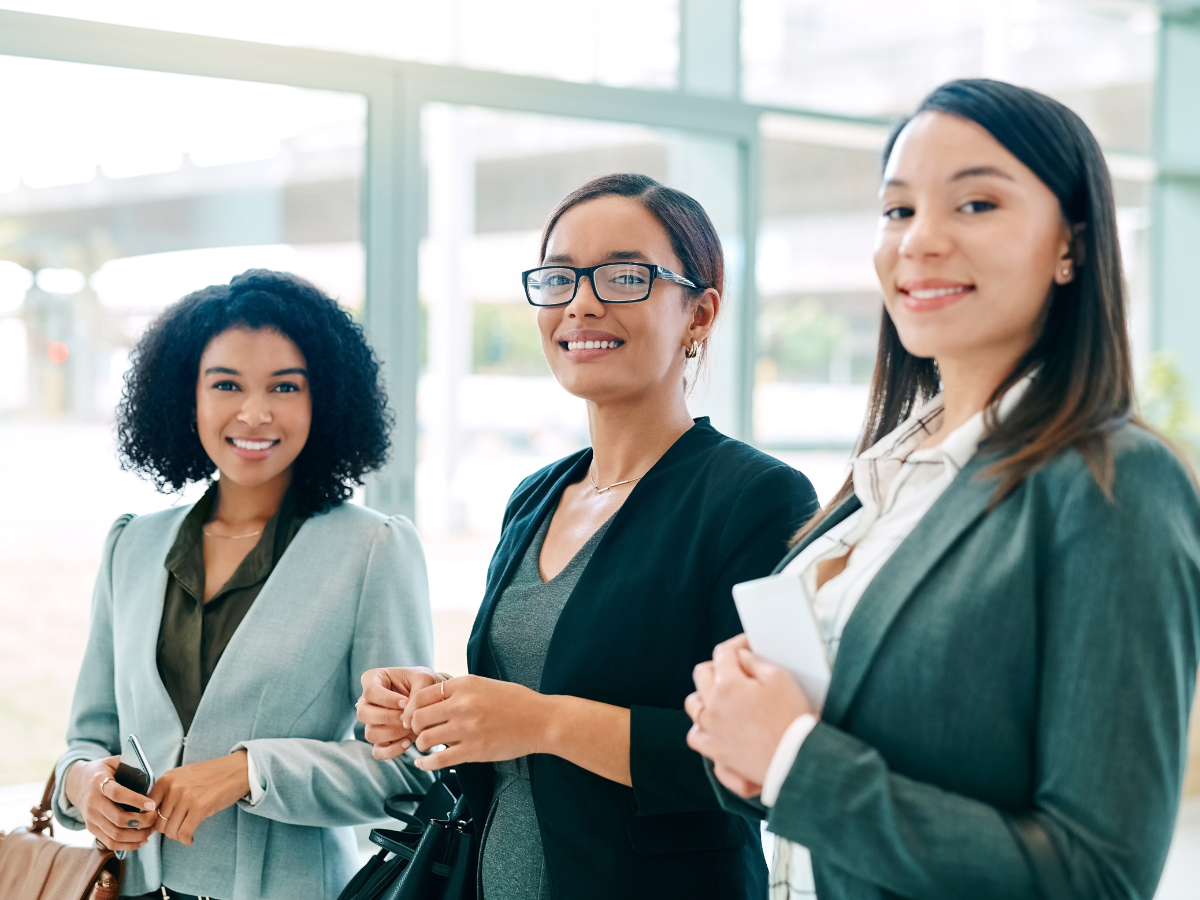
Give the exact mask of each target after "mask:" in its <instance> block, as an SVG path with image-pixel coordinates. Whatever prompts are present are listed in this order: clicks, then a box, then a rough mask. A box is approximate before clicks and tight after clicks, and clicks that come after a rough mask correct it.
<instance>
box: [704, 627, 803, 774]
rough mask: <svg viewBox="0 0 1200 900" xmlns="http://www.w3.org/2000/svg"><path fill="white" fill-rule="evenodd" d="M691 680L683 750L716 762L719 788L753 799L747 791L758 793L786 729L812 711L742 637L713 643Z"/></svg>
mask: <svg viewBox="0 0 1200 900" xmlns="http://www.w3.org/2000/svg"><path fill="white" fill-rule="evenodd" d="M693 677H694V679H695V682H696V692H695V693H694V694H691V695H689V696H688V698H687V701H686V702H685V704H684V708H685V709H686V710H687V713H688V715H689V716H691V718H692V722H693V725H692V728H691V730H690V731H689V732H688V737H687V742H688V746H689V747H691V748H692V749H693V750H695V751H696V752H697V753H700V754H702V755H703V756H707V757H708V758H709V759H711V760H712V761H713V762H714V763H716V768H715V770H714V774H716V776H717V778H718V779H719V780H720V781H721V783H722V784H724V785H725V786H726V787H728V788H730V790H732V791H734V792H735V793H737V794H740V795H742V796H753V794H751V793H747V792H749V791H753V793H757V792H758V790H757V789H758V788H759V786H760V785H761V784H762V782H763V779H764V778H766V775H767V767H768V766H769V765H770V764H771V757H772V756H773V755H774V754H775V748H776V747H778V746H779V740H780V738H782V737H783V733H784V732H785V731H787V729H788V726H789V725H791V724H792V722H794V721H795V720H796V719H797V718H798V717H799V716H802V715H804V714H805V713H813V714H816V712H817V711H816V710H814V709H813V708H812V705H811V704H810V703H809V702H808V698H807V697H805V696H804V691H802V690H801V689H800V685H798V684H797V683H796V680H795V679H794V678H792V676H791V674H789V673H788V671H787V670H786V669H784V668H781V667H780V666H777V665H775V664H774V663H770V662H767V661H766V660H765V659H763V658H762V657H761V656H757V655H755V654H754V653H753V652H752V651H751V650H750V643H749V641H748V640H747V639H746V636H745V635H738V636H737V637H735V638H730V639H729V640H727V641H725V642H724V643H721V644H718V645H717V646H716V649H714V650H713V658H712V661H711V662H706V663H701V664H700V665H698V666H696V669H695V671H694V673H693Z"/></svg>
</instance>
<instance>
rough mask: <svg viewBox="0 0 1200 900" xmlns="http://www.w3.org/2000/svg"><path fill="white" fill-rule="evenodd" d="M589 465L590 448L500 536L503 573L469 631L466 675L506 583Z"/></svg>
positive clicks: (474, 667)
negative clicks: (565, 493) (540, 528)
mask: <svg viewBox="0 0 1200 900" xmlns="http://www.w3.org/2000/svg"><path fill="white" fill-rule="evenodd" d="M591 463H592V451H591V448H588V449H587V450H586V451H584V452H583V454H582V455H581V456H580V457H579V459H577V460H576V461H575V462H574V463H573V464H572V465H570V466H568V467H567V468H566V469H565V470H564V471H563V473H562V474H561V475H559V476H558V478H557V479H556V480H555V482H554V483H553V486H552V487H551V488H550V490H549V491H548V492H547V493H546V494H544V495H543V496H542V499H541V500H540V501H538V502H537V503H535V504H533V505H532V508H531V509H529V510H527V511H526V512H524V513H519V514H518V515H517V517H516V518H514V519H513V521H512V522H511V523H510V524H509V526H508V528H507V529H506V530H505V534H502V535H501V536H500V543H499V544H498V545H497V547H496V556H499V555H500V554H501V553H503V554H504V560H505V562H504V569H503V571H502V572H501V573H500V575H499V577H498V578H496V579H495V581H494V582H490V583H489V584H488V586H487V591H486V593H485V594H484V597H483V603H482V604H480V607H479V612H478V614H477V615H476V616H475V624H474V626H472V628H471V637H470V640H468V641H467V671H469V672H471V673H472V674H478V673H479V665H480V662H481V660H482V658H483V646H484V636H485V635H486V634H487V632H488V627H489V623H490V622H491V619H492V612H493V611H494V610H495V608H496V602H497V601H498V600H499V599H500V595H501V594H503V593H504V589H505V588H506V587H508V584H509V582H510V581H512V579H513V575H515V574H516V571H517V567H518V566H520V565H521V561H522V560H523V559H524V558H525V553H526V552H527V551H528V550H529V545H530V544H531V543H533V538H534V535H535V534H537V529H538V525H540V524H541V522H542V519H543V518H544V517H545V516H546V513H547V512H549V511H550V507H551V506H552V505H557V504H558V499H559V497H561V496H562V492H563V491H564V490H566V487H567V485H568V484H573V483H574V482H576V481H578V480H579V479H580V473H581V472H582V471H584V470H586V469H587V467H588V466H589V465H591ZM510 535H511V537H510Z"/></svg>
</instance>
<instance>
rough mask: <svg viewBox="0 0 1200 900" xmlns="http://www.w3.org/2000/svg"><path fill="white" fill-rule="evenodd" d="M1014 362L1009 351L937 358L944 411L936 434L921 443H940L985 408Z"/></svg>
mask: <svg viewBox="0 0 1200 900" xmlns="http://www.w3.org/2000/svg"><path fill="white" fill-rule="evenodd" d="M1016 364H1017V359H1016V358H1014V357H1013V356H1012V355H1011V354H1009V353H1005V354H996V355H994V356H989V355H988V354H980V355H977V356H974V357H972V358H971V359H946V360H942V359H939V360H938V373H939V374H940V375H941V378H942V399H943V401H944V404H945V410H946V412H945V416H944V418H943V419H942V426H941V428H939V429H938V431H937V434H934V435H931V436H930V439H929V440H927V441H926V442H925V443H924V445H923V446H926V447H933V446H936V445H938V444H940V443H941V442H942V440H943V439H944V438H945V437H946V435H948V434H950V432H952V431H954V430H955V429H956V428H958V427H959V426H961V425H965V424H966V423H967V422H968V421H970V419H971V417H972V416H974V415H975V414H976V413H978V412H980V411H981V410H983V409H985V408H986V407H987V405H988V403H989V402H990V401H991V399H992V395H993V394H994V393H996V388H998V387H1000V385H1001V384H1002V383H1003V382H1004V379H1005V378H1007V377H1008V376H1009V373H1011V372H1012V370H1013V366H1015V365H1016Z"/></svg>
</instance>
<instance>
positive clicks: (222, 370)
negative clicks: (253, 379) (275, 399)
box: [204, 366, 308, 378]
mask: <svg viewBox="0 0 1200 900" xmlns="http://www.w3.org/2000/svg"><path fill="white" fill-rule="evenodd" d="M204 374H205V375H241V374H242V373H241V372H239V371H238V370H237V369H229V368H226V367H225V366H210V367H209V368H207V369H205V370H204ZM280 375H303V376H304V377H305V378H307V377H308V369H302V368H300V367H299V366H297V367H295V368H291V369H280V370H279V371H278V372H272V373H271V377H272V378H278V377H279V376H280Z"/></svg>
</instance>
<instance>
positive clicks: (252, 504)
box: [210, 469, 292, 528]
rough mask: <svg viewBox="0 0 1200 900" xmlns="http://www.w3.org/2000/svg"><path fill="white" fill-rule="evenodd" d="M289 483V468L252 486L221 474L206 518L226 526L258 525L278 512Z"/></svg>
mask: <svg viewBox="0 0 1200 900" xmlns="http://www.w3.org/2000/svg"><path fill="white" fill-rule="evenodd" d="M291 483H292V470H291V469H286V470H284V471H283V472H281V473H280V474H279V475H277V476H275V477H274V478H272V479H271V480H270V481H268V482H265V483H264V484H259V485H254V486H253V487H247V486H246V485H242V484H237V483H236V482H234V481H233V480H232V479H231V478H226V477H225V476H224V475H222V477H221V479H220V480H219V481H218V482H217V502H216V504H215V508H214V510H213V513H212V517H211V519H210V521H219V522H221V523H222V524H224V525H227V526H229V527H230V528H240V527H243V526H245V527H261V526H262V525H265V524H266V523H267V521H268V520H269V519H270V518H271V516H273V515H275V513H276V511H278V509H279V504H280V503H281V502H282V501H283V495H284V494H286V493H287V489H288V485H290V484H291Z"/></svg>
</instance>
